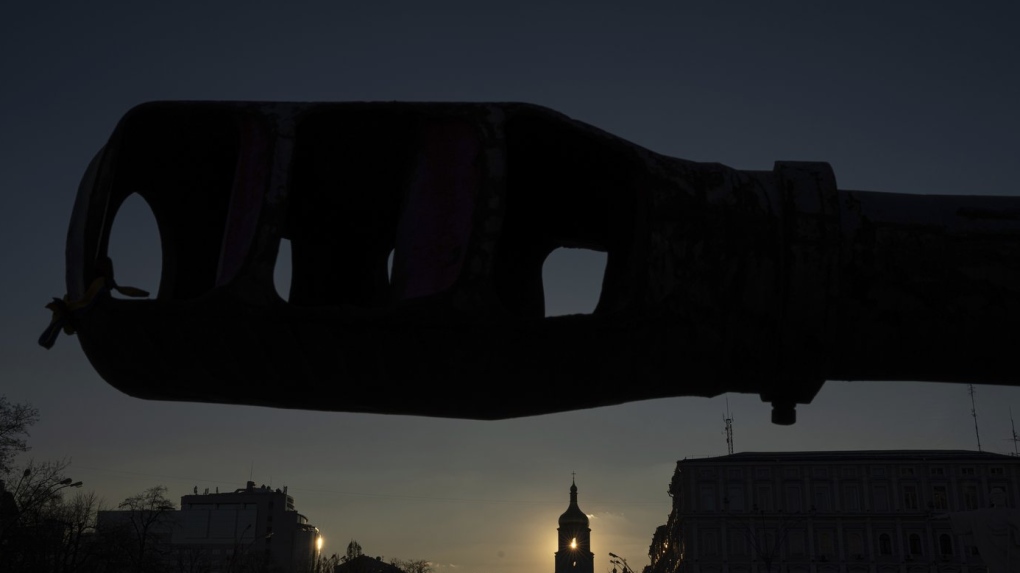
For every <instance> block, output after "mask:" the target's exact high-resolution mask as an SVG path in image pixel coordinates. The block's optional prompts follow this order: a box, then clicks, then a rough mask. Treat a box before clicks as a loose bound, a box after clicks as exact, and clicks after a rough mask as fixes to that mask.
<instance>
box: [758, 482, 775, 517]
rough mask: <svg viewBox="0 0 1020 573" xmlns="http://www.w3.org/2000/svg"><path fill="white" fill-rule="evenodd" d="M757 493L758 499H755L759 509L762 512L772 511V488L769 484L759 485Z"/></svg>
mask: <svg viewBox="0 0 1020 573" xmlns="http://www.w3.org/2000/svg"><path fill="white" fill-rule="evenodd" d="M756 493H757V499H755V504H756V505H757V506H758V509H759V510H761V511H772V486H771V485H767V484H762V485H759V486H758V489H757V492H756Z"/></svg>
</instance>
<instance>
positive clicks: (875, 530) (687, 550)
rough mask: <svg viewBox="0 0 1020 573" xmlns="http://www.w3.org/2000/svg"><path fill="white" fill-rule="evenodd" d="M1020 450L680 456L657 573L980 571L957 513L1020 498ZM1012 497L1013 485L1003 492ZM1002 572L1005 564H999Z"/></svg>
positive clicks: (654, 563) (656, 550) (658, 540)
mask: <svg viewBox="0 0 1020 573" xmlns="http://www.w3.org/2000/svg"><path fill="white" fill-rule="evenodd" d="M1018 476H1020V458H1017V457H1012V456H1004V455H1000V454H992V453H983V452H970V451H947V450H923V451H915V450H909V451H904V450H889V451H846V452H777V453H753V452H746V453H738V454H733V455H728V456H720V457H713V458H699V459H685V460H681V461H679V462H677V467H676V471H675V473H674V476H673V480H672V482H671V483H670V486H669V493H670V496H671V497H672V498H673V508H672V512H671V513H670V516H669V518H668V521H667V523H666V524H665V525H663V526H660V527H659V528H658V529H657V530H656V532H655V535H654V537H653V540H652V544H651V547H650V548H649V556H650V558H651V565H650V566H649V568H648V570H649V573H934V572H936V571H937V572H943V573H979V572H984V571H986V569H985V567H984V560H982V558H981V556H980V555H979V554H978V551H977V549H976V544H975V542H974V540H973V538H972V537H971V536H969V535H965V534H961V533H954V530H953V527H952V518H951V517H948V516H949V515H950V514H952V513H954V512H966V511H973V510H977V509H981V508H987V507H988V506H989V505H990V500H991V492H992V491H993V490H996V489H1001V490H1002V492H1003V493H1004V494H1005V499H1006V503H1007V505H1008V506H1009V507H1011V508H1015V507H1016V506H1017V500H1018V499H1020V490H1018V486H1017V484H1018V481H1020V480H1018V479H1017V478H1018ZM1000 495H1001V494H1000ZM992 573H994V572H992Z"/></svg>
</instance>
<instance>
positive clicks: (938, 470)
mask: <svg viewBox="0 0 1020 573" xmlns="http://www.w3.org/2000/svg"><path fill="white" fill-rule="evenodd" d="M929 471H930V472H931V475H933V476H944V475H946V470H945V468H931V469H930V470H929Z"/></svg>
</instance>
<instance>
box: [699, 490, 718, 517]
mask: <svg viewBox="0 0 1020 573" xmlns="http://www.w3.org/2000/svg"><path fill="white" fill-rule="evenodd" d="M699 492H700V494H701V495H700V497H699V501H700V502H701V507H700V509H701V510H702V511H715V486H713V485H708V484H703V485H702V486H701V489H700V490H699Z"/></svg>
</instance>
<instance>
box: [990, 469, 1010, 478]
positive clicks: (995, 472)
mask: <svg viewBox="0 0 1020 573" xmlns="http://www.w3.org/2000/svg"><path fill="white" fill-rule="evenodd" d="M988 473H989V474H991V475H993V476H1002V475H1006V470H1005V468H991V469H989V470H988Z"/></svg>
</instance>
